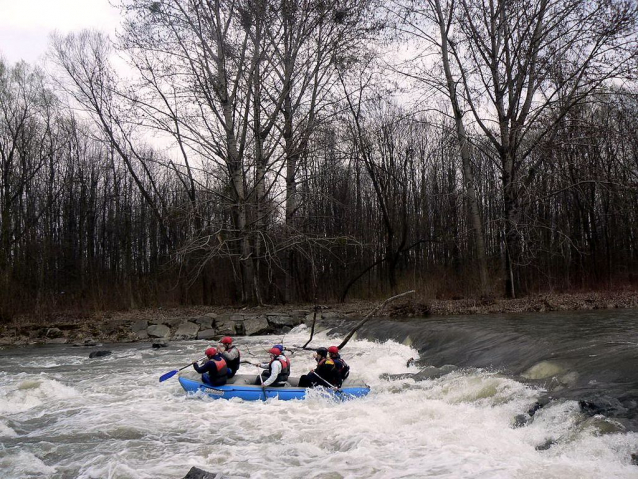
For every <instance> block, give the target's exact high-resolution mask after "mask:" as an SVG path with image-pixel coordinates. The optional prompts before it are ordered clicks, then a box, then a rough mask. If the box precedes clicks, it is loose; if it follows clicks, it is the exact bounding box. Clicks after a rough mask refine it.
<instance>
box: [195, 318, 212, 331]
mask: <svg viewBox="0 0 638 479" xmlns="http://www.w3.org/2000/svg"><path fill="white" fill-rule="evenodd" d="M191 321H193V322H194V323H195V324H197V325H199V329H201V330H204V329H213V323H214V322H215V318H211V317H210V316H208V315H206V316H199V317H197V318H193V319H191Z"/></svg>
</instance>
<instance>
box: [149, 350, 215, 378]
mask: <svg viewBox="0 0 638 479" xmlns="http://www.w3.org/2000/svg"><path fill="white" fill-rule="evenodd" d="M206 357H207V356H204V357H203V358H199V359H198V360H197V361H195V362H196V363H198V362H200V361H201V360H202V359H206ZM192 365H193V363H190V364H187V365H186V366H184V367H181V368H179V369H173V370H172V371H169V372H167V373H166V374H162V376H160V379H159V382H163V381H166V380H167V379H170V378H172V377H173V376H175V375H176V374H177V373H178V372H180V371H181V370H182V369H186V368H188V367H190V366H192Z"/></svg>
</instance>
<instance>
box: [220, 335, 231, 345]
mask: <svg viewBox="0 0 638 479" xmlns="http://www.w3.org/2000/svg"><path fill="white" fill-rule="evenodd" d="M222 344H233V338H231V337H230V336H224V337H223V338H222Z"/></svg>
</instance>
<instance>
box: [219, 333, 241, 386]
mask: <svg viewBox="0 0 638 479" xmlns="http://www.w3.org/2000/svg"><path fill="white" fill-rule="evenodd" d="M220 343H221V355H222V357H223V358H224V359H225V360H226V364H227V365H228V378H232V377H233V376H234V375H235V374H236V373H237V370H238V369H239V362H240V359H241V355H240V353H239V349H237V346H235V345H234V344H233V338H231V337H230V336H224V337H223V338H222V339H221V341H220Z"/></svg>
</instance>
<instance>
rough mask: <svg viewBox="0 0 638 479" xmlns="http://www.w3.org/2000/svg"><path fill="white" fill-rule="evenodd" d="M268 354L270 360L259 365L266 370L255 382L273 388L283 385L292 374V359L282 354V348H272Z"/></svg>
mask: <svg viewBox="0 0 638 479" xmlns="http://www.w3.org/2000/svg"><path fill="white" fill-rule="evenodd" d="M268 354H270V361H268V362H265V363H261V364H260V365H259V367H260V368H262V369H265V371H263V372H262V373H261V376H260V377H258V378H257V382H256V383H255V384H259V385H260V386H264V387H271V388H279V387H283V386H285V385H286V380H287V379H288V376H290V360H289V359H288V358H287V357H286V356H284V355H283V354H282V350H281V349H279V348H276V347H272V348H270V349H269V350H268Z"/></svg>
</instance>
